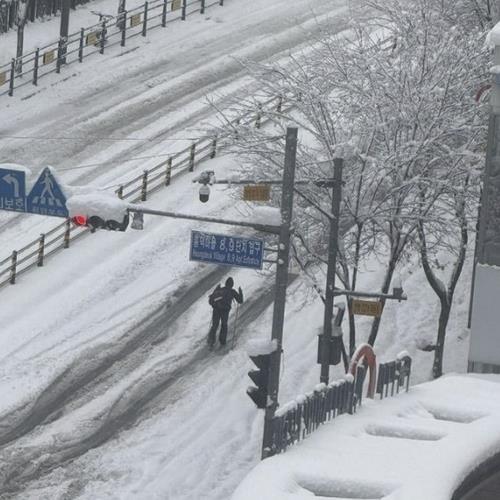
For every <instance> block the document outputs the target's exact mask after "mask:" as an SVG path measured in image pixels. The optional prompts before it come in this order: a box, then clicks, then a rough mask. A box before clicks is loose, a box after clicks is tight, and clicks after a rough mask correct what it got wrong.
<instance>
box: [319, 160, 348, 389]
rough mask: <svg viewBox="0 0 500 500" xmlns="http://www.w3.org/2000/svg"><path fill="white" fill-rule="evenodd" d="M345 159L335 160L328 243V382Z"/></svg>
mask: <svg viewBox="0 0 500 500" xmlns="http://www.w3.org/2000/svg"><path fill="white" fill-rule="evenodd" d="M342 166H343V159H342V158H335V159H334V160H333V190H332V216H333V217H331V218H330V241H329V244H328V268H327V271H326V290H325V313H324V319H323V336H322V337H321V344H322V345H321V376H320V381H321V382H323V383H325V384H328V378H329V373H330V360H331V354H333V353H331V352H330V351H331V349H332V345H331V344H332V319H333V297H334V290H335V273H336V268H337V250H338V238H339V218H340V198H341V197H342Z"/></svg>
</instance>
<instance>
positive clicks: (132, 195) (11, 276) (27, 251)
mask: <svg viewBox="0 0 500 500" xmlns="http://www.w3.org/2000/svg"><path fill="white" fill-rule="evenodd" d="M282 109H283V99H282V98H281V97H273V98H271V99H268V100H267V101H264V102H263V103H262V104H261V107H260V111H259V113H257V115H250V114H248V115H241V116H238V117H237V118H235V119H233V120H232V121H231V122H230V123H229V125H230V126H231V127H237V126H244V125H247V126H248V125H251V126H255V127H259V126H260V125H261V124H264V123H265V122H266V121H267V120H268V119H269V116H268V115H266V111H267V113H272V111H273V110H276V111H281V110H282ZM219 150H220V148H219ZM217 151H218V141H217V138H216V137H212V138H204V139H200V140H198V141H194V142H192V143H191V145H190V146H188V147H187V148H185V149H183V150H181V151H179V152H177V153H175V154H173V155H172V156H170V157H168V158H167V160H165V161H162V162H161V163H159V164H158V165H155V166H154V167H152V168H150V169H148V170H143V171H142V172H141V174H139V175H137V176H136V177H134V178H133V179H131V180H130V181H128V182H126V183H124V184H122V185H120V186H119V188H118V189H117V190H116V191H115V193H116V195H117V196H118V197H119V198H121V199H124V200H129V201H130V202H132V203H135V202H138V201H146V200H147V199H148V196H150V195H151V194H152V193H154V192H155V191H157V190H159V189H162V188H165V187H168V186H170V184H171V182H172V179H173V178H174V176H175V175H178V174H179V173H181V172H185V171H189V172H192V171H193V170H194V168H195V166H196V165H197V164H198V163H200V162H202V161H203V160H206V159H209V158H214V157H215V156H216V154H217ZM85 234H90V230H89V229H88V228H83V227H80V226H75V225H74V224H73V223H72V222H71V219H66V220H65V221H64V222H62V223H61V224H58V225H57V226H54V227H53V228H52V229H50V230H49V231H47V232H46V233H44V234H42V235H40V237H38V238H36V239H34V240H33V241H31V242H30V243H28V244H27V245H25V246H24V247H22V248H20V249H17V250H13V251H12V252H11V254H10V255H9V256H8V257H6V258H4V259H3V260H0V287H3V286H4V285H6V284H9V283H10V284H12V285H13V284H15V283H16V279H17V277H18V276H20V275H21V274H23V273H25V272H26V271H28V270H29V269H33V268H36V267H42V266H43V265H44V263H45V259H46V258H47V257H49V256H51V255H53V254H55V253H57V252H58V251H60V250H63V249H66V248H70V246H71V243H72V242H74V241H75V240H77V239H78V238H80V237H81V236H83V235H85Z"/></svg>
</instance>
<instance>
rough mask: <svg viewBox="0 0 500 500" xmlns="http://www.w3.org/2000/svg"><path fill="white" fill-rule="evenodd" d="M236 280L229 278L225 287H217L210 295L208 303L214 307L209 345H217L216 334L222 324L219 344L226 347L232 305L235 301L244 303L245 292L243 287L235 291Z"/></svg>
mask: <svg viewBox="0 0 500 500" xmlns="http://www.w3.org/2000/svg"><path fill="white" fill-rule="evenodd" d="M233 286H234V280H233V278H231V277H229V278H228V279H227V280H226V283H225V285H224V286H223V287H221V286H220V285H217V286H216V287H215V290H214V291H213V292H212V294H211V295H210V297H209V299H208V302H209V304H210V305H211V306H212V326H211V327H210V332H209V333H208V345H209V346H210V347H213V345H214V344H215V334H216V332H217V328H218V327H219V323H221V327H220V333H219V342H220V345H226V339H227V320H228V318H229V311H230V310H231V304H232V302H233V300H236V302H238V304H242V303H243V291H242V290H241V287H239V288H238V291H235V290H233Z"/></svg>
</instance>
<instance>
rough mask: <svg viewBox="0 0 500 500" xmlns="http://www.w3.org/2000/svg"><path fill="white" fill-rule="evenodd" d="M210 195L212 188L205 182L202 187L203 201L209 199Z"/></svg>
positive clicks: (201, 197)
mask: <svg viewBox="0 0 500 500" xmlns="http://www.w3.org/2000/svg"><path fill="white" fill-rule="evenodd" d="M209 196H210V188H209V187H208V186H207V185H206V184H204V185H203V186H201V187H200V201H201V202H202V203H206V202H207V201H208V197H209Z"/></svg>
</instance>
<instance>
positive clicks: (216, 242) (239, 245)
mask: <svg viewBox="0 0 500 500" xmlns="http://www.w3.org/2000/svg"><path fill="white" fill-rule="evenodd" d="M263 258H264V241H263V240H259V239H253V238H251V239H250V238H240V237H236V236H225V235H223V234H213V233H202V232H200V231H191V249H190V252H189V260H197V261H200V262H208V263H211V264H222V265H226V266H239V267H249V268H251V269H262V260H263Z"/></svg>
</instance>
